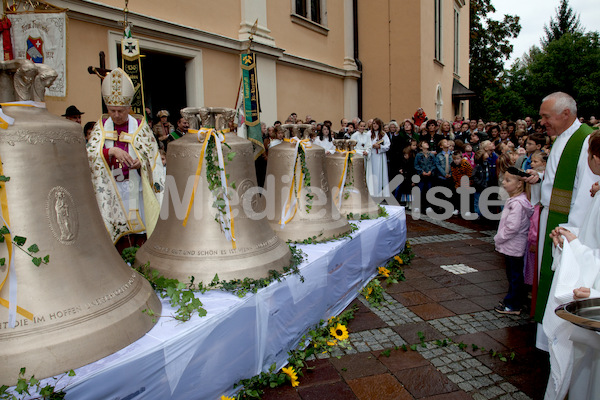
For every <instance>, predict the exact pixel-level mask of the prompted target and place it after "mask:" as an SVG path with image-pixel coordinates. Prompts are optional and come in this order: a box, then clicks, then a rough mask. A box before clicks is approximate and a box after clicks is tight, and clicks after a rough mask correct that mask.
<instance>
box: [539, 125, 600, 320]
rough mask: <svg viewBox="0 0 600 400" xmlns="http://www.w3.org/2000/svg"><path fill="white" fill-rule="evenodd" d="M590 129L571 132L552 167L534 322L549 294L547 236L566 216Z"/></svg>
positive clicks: (548, 242)
mask: <svg viewBox="0 0 600 400" xmlns="http://www.w3.org/2000/svg"><path fill="white" fill-rule="evenodd" d="M592 131H593V129H592V128H591V127H589V126H588V125H586V124H583V125H581V126H580V127H579V129H577V130H576V131H575V133H573V135H572V136H571V138H570V139H569V141H568V142H567V145H566V146H565V148H564V150H563V152H562V155H561V157H560V161H559V162H558V167H557V168H556V176H555V178H554V185H553V186H552V195H551V197H550V205H549V206H548V221H547V223H546V232H540V234H545V235H546V236H545V237H544V249H543V253H542V263H541V265H540V278H539V284H538V292H537V300H536V306H535V320H536V321H537V322H542V319H543V318H544V311H545V310H546V303H547V301H548V295H549V294H550V286H551V285H552V277H553V276H554V271H552V268H551V267H552V239H550V237H549V236H548V235H550V232H552V230H553V229H554V228H556V227H557V226H558V225H559V224H562V223H565V222H567V221H568V219H569V211H570V210H571V197H572V196H573V185H574V184H575V174H576V172H577V164H578V162H579V157H580V154H581V148H582V147H583V143H584V141H585V139H586V138H587V137H588V135H589V134H590V133H591V132H592Z"/></svg>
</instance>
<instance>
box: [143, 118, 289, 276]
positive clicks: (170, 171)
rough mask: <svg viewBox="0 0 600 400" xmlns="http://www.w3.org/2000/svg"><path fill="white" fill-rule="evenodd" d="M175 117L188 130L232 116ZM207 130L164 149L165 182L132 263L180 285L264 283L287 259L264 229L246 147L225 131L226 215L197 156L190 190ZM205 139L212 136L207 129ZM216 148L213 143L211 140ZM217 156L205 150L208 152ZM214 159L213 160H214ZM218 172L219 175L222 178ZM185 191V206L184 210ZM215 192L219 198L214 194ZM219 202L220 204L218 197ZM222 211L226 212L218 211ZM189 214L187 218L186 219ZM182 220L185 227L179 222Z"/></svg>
mask: <svg viewBox="0 0 600 400" xmlns="http://www.w3.org/2000/svg"><path fill="white" fill-rule="evenodd" d="M182 114H183V115H184V116H185V117H186V118H187V119H188V121H189V122H190V127H191V128H198V127H209V126H210V127H215V128H216V130H217V131H218V130H222V129H224V128H226V127H227V126H228V123H229V121H231V120H232V119H233V117H234V115H235V110H232V109H226V108H216V107H211V108H204V107H203V108H185V109H183V110H182ZM210 132H211V130H210V129H202V128H201V130H200V132H198V133H195V132H193V131H192V132H189V133H188V134H187V135H185V136H183V137H182V138H180V139H177V140H175V141H174V142H171V143H170V144H169V149H168V151H167V184H166V192H165V196H164V199H163V204H162V209H161V217H160V219H159V220H158V223H157V225H156V229H155V231H154V233H153V234H152V236H151V237H150V238H149V239H148V241H147V242H146V243H144V245H143V246H142V247H140V249H139V250H138V252H137V255H136V263H138V264H145V263H146V262H150V268H152V269H155V270H158V271H159V272H160V273H161V274H163V275H164V276H166V277H169V278H176V279H178V280H180V281H182V282H185V281H188V278H189V277H190V276H193V277H194V278H195V281H196V282H204V283H209V282H210V281H212V280H213V278H214V277H215V275H217V274H218V277H219V279H221V280H231V279H243V278H246V277H248V278H255V279H256V278H264V277H266V276H267V275H268V273H269V270H281V269H283V268H284V267H286V266H288V265H289V263H290V259H291V253H290V249H289V246H288V245H287V244H286V243H285V242H283V241H282V240H281V239H279V237H277V235H275V233H274V232H273V230H272V229H271V227H270V226H269V223H268V222H267V220H266V219H265V217H264V215H260V214H257V213H256V211H260V210H262V209H264V197H261V196H260V194H259V192H258V190H259V188H257V184H256V173H255V170H254V156H253V148H252V144H251V143H250V142H249V141H248V140H246V139H242V138H240V137H238V136H237V135H236V134H235V133H225V134H224V139H225V142H224V143H223V144H222V145H221V148H222V152H223V156H224V158H225V159H227V158H228V155H229V154H232V153H235V156H234V157H233V158H232V159H231V161H228V162H227V164H226V165H225V173H226V175H227V176H226V178H225V179H226V181H227V186H228V188H227V190H228V194H229V195H228V197H229V201H230V204H229V205H230V206H231V210H230V211H231V215H232V216H233V217H232V218H231V219H229V223H226V222H224V221H223V219H224V220H225V221H227V220H228V219H227V216H226V215H225V213H223V212H221V211H219V210H218V209H217V208H216V203H218V202H219V200H218V199H216V198H215V194H216V193H218V192H219V191H221V190H222V182H223V180H221V186H219V187H216V188H213V190H210V189H209V182H208V180H207V178H206V177H207V170H208V169H210V170H212V171H214V167H215V165H216V163H217V160H215V159H213V160H215V161H214V165H213V167H209V165H208V162H207V161H206V159H205V157H203V158H202V162H201V170H200V175H199V179H198V185H197V188H196V190H195V191H194V188H193V187H194V181H195V174H196V172H197V171H198V164H199V161H200V155H201V152H202V149H203V146H204V145H205V144H206V140H207V138H208V137H209V136H208V135H211V133H210ZM212 132H213V133H212V134H217V136H219V135H218V132H215V131H214V130H212ZM212 140H214V141H215V144H216V140H217V139H216V138H215V137H214V136H213V139H212ZM216 153H217V151H216V150H215V151H213V154H216ZM215 158H218V157H216V156H215ZM225 173H224V174H225ZM192 192H193V193H194V199H193V205H192V207H189V205H190V200H191V195H192ZM221 193H223V192H222V191H221ZM221 200H224V198H221ZM225 208H226V210H223V211H227V210H229V208H228V207H225ZM188 209H189V214H188ZM186 215H187V221H186V223H185V225H184V220H185V218H186Z"/></svg>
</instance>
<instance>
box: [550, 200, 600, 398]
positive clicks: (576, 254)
mask: <svg viewBox="0 0 600 400" xmlns="http://www.w3.org/2000/svg"><path fill="white" fill-rule="evenodd" d="M587 211H588V213H587V214H586V215H587V218H586V220H585V221H584V222H583V225H582V227H581V229H579V232H578V238H577V239H575V240H573V241H572V242H571V243H568V242H567V241H566V240H565V241H564V244H563V250H562V251H561V250H559V249H556V248H554V249H553V250H554V251H553V256H554V260H553V263H552V268H553V269H554V270H555V274H554V278H553V280H552V287H551V289H550V295H549V297H548V303H547V305H546V312H545V313H544V320H543V324H542V325H543V327H544V333H545V334H546V336H547V337H548V348H549V352H550V367H551V371H550V378H549V379H548V386H547V389H546V396H545V399H547V400H554V399H558V400H562V399H563V398H564V397H565V395H566V394H567V391H569V399H580V398H581V399H587V398H592V397H593V396H592V397H585V396H584V397H573V395H574V393H575V392H578V393H587V390H588V388H589V387H590V384H594V382H597V383H596V385H600V376H598V375H597V374H596V375H594V374H595V373H597V372H600V371H599V370H598V368H597V367H598V366H597V365H596V364H597V362H598V359H597V358H593V357H592V358H590V357H586V353H588V352H592V353H597V352H598V350H599V349H600V336H599V335H598V334H597V333H593V332H591V334H590V333H588V332H584V331H586V330H585V329H583V328H579V327H577V326H575V325H573V324H572V323H570V322H568V321H565V320H563V319H562V318H560V317H558V316H557V315H556V314H555V312H554V310H555V309H556V308H557V307H558V306H560V305H561V304H564V303H568V302H570V301H572V300H573V289H576V288H579V287H589V288H591V297H600V291H599V290H600V230H598V226H599V225H600V196H596V197H594V200H593V202H592V206H591V207H590V208H589V209H588V210H587ZM567 228H568V229H569V230H571V231H572V232H573V233H576V232H577V229H576V228H571V227H567ZM572 341H574V343H575V345H573V342H572ZM588 346H591V348H587V347H588ZM586 348H587V349H586ZM594 348H595V350H594ZM576 370H577V372H576ZM590 371H591V373H590ZM594 371H595V372H594ZM586 376H587V378H585V377H586ZM571 377H573V378H571ZM570 382H571V383H572V385H571V389H569V383H570ZM596 393H600V392H596Z"/></svg>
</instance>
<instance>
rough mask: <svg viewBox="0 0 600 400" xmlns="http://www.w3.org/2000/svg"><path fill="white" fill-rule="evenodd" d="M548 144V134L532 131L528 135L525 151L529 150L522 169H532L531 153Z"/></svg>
mask: <svg viewBox="0 0 600 400" xmlns="http://www.w3.org/2000/svg"><path fill="white" fill-rule="evenodd" d="M545 144H546V135H544V134H543V133H532V134H531V135H529V136H528V137H527V140H526V141H525V151H526V152H527V158H526V159H525V161H524V162H523V165H522V168H521V169H522V170H523V171H527V170H528V169H531V155H532V154H533V153H535V152H536V151H538V150H541V149H542V147H543V146H544V145H545Z"/></svg>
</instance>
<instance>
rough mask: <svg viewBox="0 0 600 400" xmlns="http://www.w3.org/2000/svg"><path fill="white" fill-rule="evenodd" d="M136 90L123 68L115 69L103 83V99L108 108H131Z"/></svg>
mask: <svg viewBox="0 0 600 400" xmlns="http://www.w3.org/2000/svg"><path fill="white" fill-rule="evenodd" d="M134 93H135V89H134V87H133V82H132V81H131V79H130V78H129V76H128V75H127V74H126V73H125V71H123V70H122V69H121V68H116V69H113V70H112V71H111V72H110V73H109V74H107V75H106V77H105V78H104V80H103V81H102V98H103V99H104V103H105V104H106V105H107V106H130V105H131V100H132V99H133V95H134Z"/></svg>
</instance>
